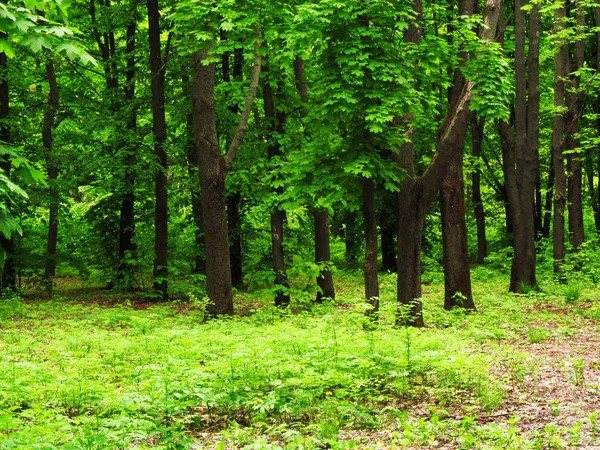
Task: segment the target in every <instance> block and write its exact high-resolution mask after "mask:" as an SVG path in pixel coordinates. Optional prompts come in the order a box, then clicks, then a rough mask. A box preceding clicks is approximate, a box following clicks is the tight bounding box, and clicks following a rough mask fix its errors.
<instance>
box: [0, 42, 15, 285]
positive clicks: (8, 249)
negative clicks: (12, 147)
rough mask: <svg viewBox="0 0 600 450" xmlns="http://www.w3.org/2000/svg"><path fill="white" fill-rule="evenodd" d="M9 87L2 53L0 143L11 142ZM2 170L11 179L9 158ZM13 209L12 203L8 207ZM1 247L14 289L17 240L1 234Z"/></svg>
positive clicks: (6, 276) (7, 277)
mask: <svg viewBox="0 0 600 450" xmlns="http://www.w3.org/2000/svg"><path fill="white" fill-rule="evenodd" d="M0 38H6V36H5V35H4V34H3V33H0ZM9 93H10V91H9V85H8V57H7V56H6V53H4V52H0V142H4V143H9V142H10V128H9V126H8V124H7V123H6V119H7V118H8V114H9V112H10V107H9V99H10V98H9ZM0 168H1V169H2V170H3V171H4V174H5V175H6V176H7V177H10V171H11V163H10V160H9V159H8V158H3V159H2V161H0ZM7 207H8V209H9V210H10V209H11V205H10V203H9V204H8V205H7ZM0 246H2V249H3V250H4V257H5V260H4V265H3V266H2V287H3V288H9V289H14V288H15V287H16V270H15V261H14V253H15V240H14V237H13V236H11V237H10V238H7V237H6V236H4V234H0Z"/></svg>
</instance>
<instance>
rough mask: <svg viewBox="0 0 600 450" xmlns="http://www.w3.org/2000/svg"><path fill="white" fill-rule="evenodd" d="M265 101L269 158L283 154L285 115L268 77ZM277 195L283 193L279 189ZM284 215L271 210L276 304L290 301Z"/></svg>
mask: <svg viewBox="0 0 600 450" xmlns="http://www.w3.org/2000/svg"><path fill="white" fill-rule="evenodd" d="M263 70H264V72H265V73H266V74H268V75H270V73H269V71H270V68H269V65H268V64H266V65H265V66H264V68H263ZM263 101H264V108H265V119H266V120H265V122H266V124H267V130H268V138H267V142H268V145H267V154H268V158H269V160H272V159H273V158H275V157H277V156H279V155H280V154H281V148H280V146H279V138H280V136H281V135H282V134H283V124H284V120H285V117H284V116H283V114H281V113H280V112H278V111H277V110H276V109H275V94H274V92H273V88H272V86H271V83H270V82H269V80H268V79H265V80H263ZM276 192H277V196H279V195H281V190H280V189H278V190H277V191H276ZM283 217H284V213H283V211H281V210H280V209H279V206H278V205H274V206H273V208H272V211H271V252H272V256H273V270H274V271H275V285H276V286H277V289H276V291H277V295H276V297H275V305H277V306H287V305H289V303H290V294H289V284H288V280H287V271H286V268H285V254H284V250H283Z"/></svg>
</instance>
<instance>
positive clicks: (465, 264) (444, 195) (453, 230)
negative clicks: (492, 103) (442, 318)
mask: <svg viewBox="0 0 600 450" xmlns="http://www.w3.org/2000/svg"><path fill="white" fill-rule="evenodd" d="M474 9H475V3H474V2H473V1H472V0H461V1H459V3H458V13H459V15H460V16H461V17H462V16H470V15H473V13H474ZM460 58H461V65H464V64H466V62H467V60H468V58H469V55H468V53H466V52H461V54H460ZM464 84H465V78H464V76H463V75H462V73H461V72H460V70H456V71H455V72H454V85H453V87H452V88H451V89H450V91H449V99H450V105H451V106H450V108H451V109H454V108H455V107H456V106H455V105H456V102H457V101H458V95H459V93H460V92H461V90H462V89H463V87H464ZM471 116H472V114H471ZM465 131H466V130H465ZM457 146H458V148H456V150H455V152H456V156H455V157H454V160H453V161H452V162H451V163H450V167H449V169H448V172H447V174H446V177H445V179H444V181H443V183H442V187H441V190H440V210H441V216H442V241H443V253H444V286H445V294H444V298H445V300H444V308H446V309H448V310H450V309H452V308H453V307H455V306H458V307H463V308H465V309H471V310H474V309H475V304H474V303H473V294H472V291H471V270H470V267H469V246H468V243H467V224H466V210H465V186H464V178H463V171H462V162H463V150H464V136H463V139H462V140H458V141H457Z"/></svg>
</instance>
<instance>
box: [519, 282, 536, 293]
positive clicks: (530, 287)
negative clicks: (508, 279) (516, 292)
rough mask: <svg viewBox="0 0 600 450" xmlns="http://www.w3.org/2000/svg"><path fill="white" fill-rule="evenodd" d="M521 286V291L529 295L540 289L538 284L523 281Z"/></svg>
mask: <svg viewBox="0 0 600 450" xmlns="http://www.w3.org/2000/svg"><path fill="white" fill-rule="evenodd" d="M520 288H521V292H522V293H523V294H525V295H529V294H531V293H534V292H537V291H538V290H539V288H538V286H537V284H527V283H521V286H520Z"/></svg>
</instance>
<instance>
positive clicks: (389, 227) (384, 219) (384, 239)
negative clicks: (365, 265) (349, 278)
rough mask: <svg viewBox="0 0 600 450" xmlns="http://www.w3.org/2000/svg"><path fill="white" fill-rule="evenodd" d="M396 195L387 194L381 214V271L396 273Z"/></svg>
mask: <svg viewBox="0 0 600 450" xmlns="http://www.w3.org/2000/svg"><path fill="white" fill-rule="evenodd" d="M396 197H397V196H396V195H389V192H387V191H386V192H385V194H384V200H383V206H382V207H381V212H380V213H379V228H380V229H381V269H382V270H384V271H386V272H395V271H396V242H395V241H396V230H397V229H398V219H397V217H396V204H395V202H396Z"/></svg>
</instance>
